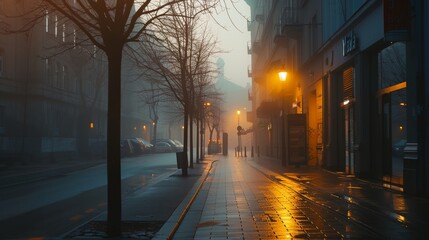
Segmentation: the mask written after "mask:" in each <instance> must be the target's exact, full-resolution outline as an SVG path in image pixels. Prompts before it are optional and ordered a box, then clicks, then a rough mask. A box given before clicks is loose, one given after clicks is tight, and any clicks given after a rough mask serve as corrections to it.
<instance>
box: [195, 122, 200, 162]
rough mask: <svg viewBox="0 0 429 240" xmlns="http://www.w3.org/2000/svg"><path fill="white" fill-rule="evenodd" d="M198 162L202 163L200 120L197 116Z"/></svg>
mask: <svg viewBox="0 0 429 240" xmlns="http://www.w3.org/2000/svg"><path fill="white" fill-rule="evenodd" d="M196 135H197V139H196V140H197V154H196V155H197V163H200V120H199V118H197V134H196Z"/></svg>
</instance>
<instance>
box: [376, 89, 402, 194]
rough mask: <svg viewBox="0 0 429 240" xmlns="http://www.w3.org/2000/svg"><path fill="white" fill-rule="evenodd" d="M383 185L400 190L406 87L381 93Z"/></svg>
mask: <svg viewBox="0 0 429 240" xmlns="http://www.w3.org/2000/svg"><path fill="white" fill-rule="evenodd" d="M382 113H383V115H382V126H383V128H382V141H383V142H382V156H383V159H382V164H383V185H384V186H385V187H389V188H396V189H398V190H402V186H403V183H404V182H403V181H404V172H403V170H404V160H403V156H404V147H405V144H406V143H407V99H406V89H405V88H402V89H399V90H395V91H391V92H388V93H384V94H383V95H382Z"/></svg>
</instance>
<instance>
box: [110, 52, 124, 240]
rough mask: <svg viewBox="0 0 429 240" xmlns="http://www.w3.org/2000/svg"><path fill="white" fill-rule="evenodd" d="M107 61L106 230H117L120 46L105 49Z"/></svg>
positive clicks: (118, 223)
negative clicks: (108, 49) (106, 50)
mask: <svg viewBox="0 0 429 240" xmlns="http://www.w3.org/2000/svg"><path fill="white" fill-rule="evenodd" d="M107 57H108V62H109V79H108V103H107V107H108V110H107V231H108V234H109V235H111V236H119V235H120V234H121V214H122V211H121V148H120V137H121V63H122V48H120V49H111V50H110V51H109V52H107Z"/></svg>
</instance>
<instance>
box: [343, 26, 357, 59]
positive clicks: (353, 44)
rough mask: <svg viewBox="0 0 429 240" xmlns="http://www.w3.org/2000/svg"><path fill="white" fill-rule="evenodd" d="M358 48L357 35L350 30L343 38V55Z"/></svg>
mask: <svg viewBox="0 0 429 240" xmlns="http://www.w3.org/2000/svg"><path fill="white" fill-rule="evenodd" d="M357 48H358V43H357V37H356V35H355V34H354V33H353V32H350V33H349V34H347V35H346V36H345V37H344V38H343V56H344V57H345V56H347V55H348V54H349V53H351V52H353V51H354V50H356V49H357Z"/></svg>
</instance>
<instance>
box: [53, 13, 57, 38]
mask: <svg viewBox="0 0 429 240" xmlns="http://www.w3.org/2000/svg"><path fill="white" fill-rule="evenodd" d="M54 34H55V37H58V16H57V15H55V29H54Z"/></svg>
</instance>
